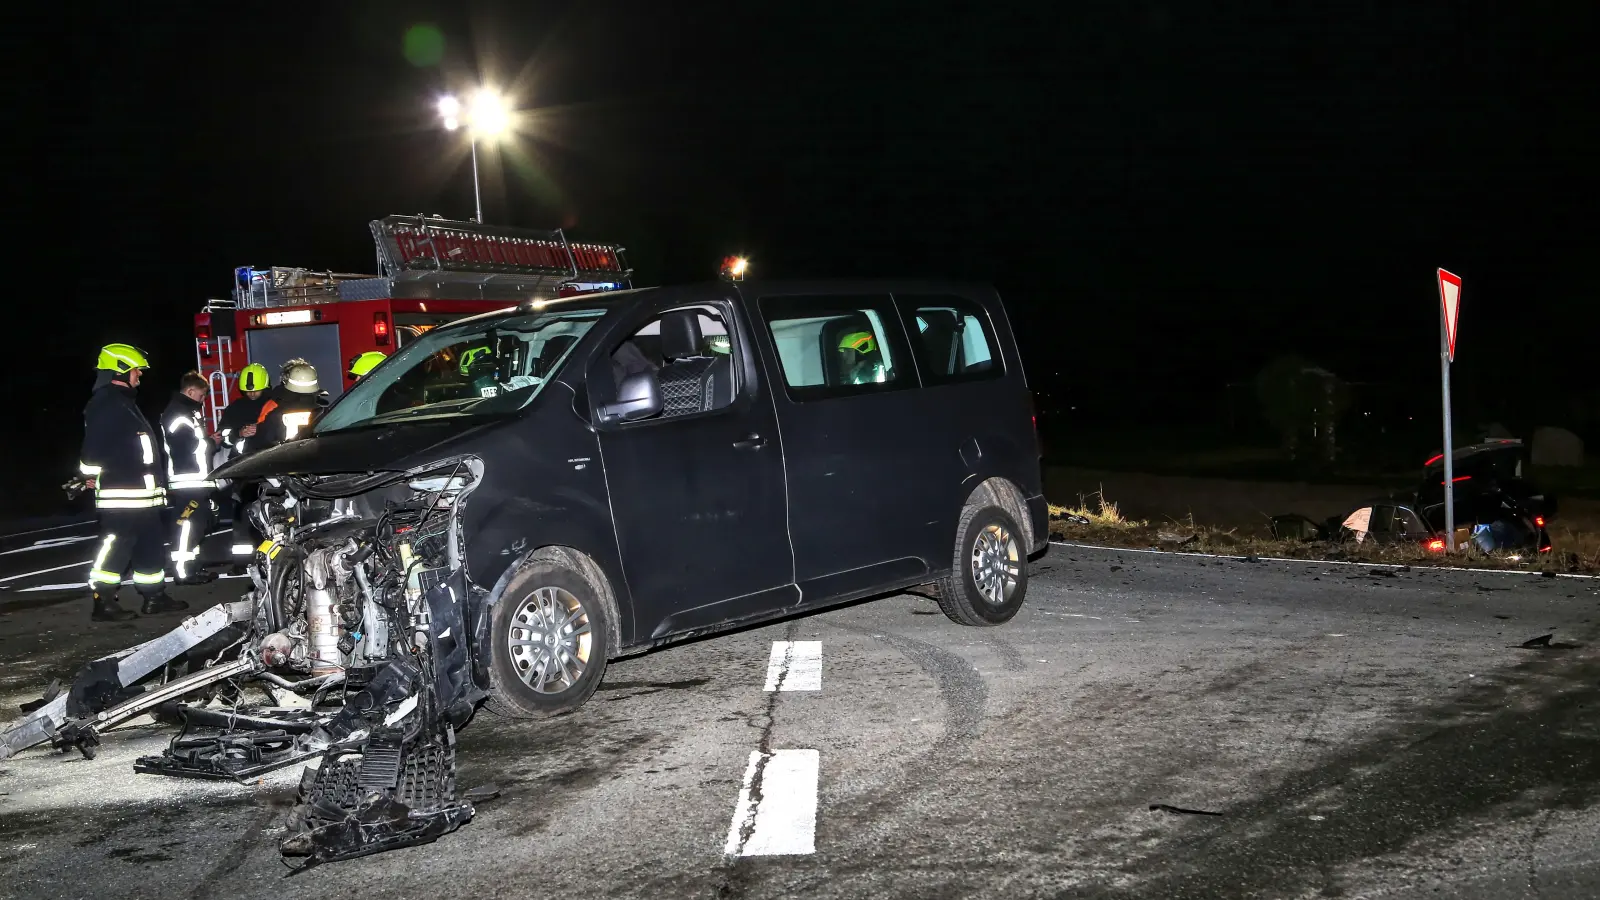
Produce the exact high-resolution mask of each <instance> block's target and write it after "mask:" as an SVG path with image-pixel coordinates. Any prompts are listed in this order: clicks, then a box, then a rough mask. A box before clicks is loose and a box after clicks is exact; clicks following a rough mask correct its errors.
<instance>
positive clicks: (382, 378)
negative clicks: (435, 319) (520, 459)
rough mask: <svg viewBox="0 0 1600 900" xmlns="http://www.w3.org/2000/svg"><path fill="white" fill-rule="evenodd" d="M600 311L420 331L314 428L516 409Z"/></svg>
mask: <svg viewBox="0 0 1600 900" xmlns="http://www.w3.org/2000/svg"><path fill="white" fill-rule="evenodd" d="M603 315H605V310H603V309H562V310H560V311H551V312H537V313H526V314H518V315H512V316H499V317H496V318H493V319H489V320H486V321H480V322H473V323H471V324H469V325H465V326H463V327H446V328H439V329H434V330H430V331H427V332H424V333H423V334H421V335H419V336H418V337H416V338H414V339H413V340H412V341H410V342H409V343H407V344H406V345H405V346H404V347H402V348H401V349H400V351H399V352H397V353H396V354H395V355H394V356H392V357H390V358H389V359H387V360H384V361H383V362H382V363H381V364H379V365H378V367H377V368H375V369H373V370H372V371H371V372H370V373H368V374H367V375H366V377H364V378H362V379H361V380H360V381H358V382H356V384H355V386H354V387H352V388H350V389H349V390H348V391H346V392H345V394H344V396H343V397H341V398H340V399H339V402H338V403H336V404H334V406H333V408H332V409H330V410H328V412H327V414H326V415H324V416H323V417H322V419H321V421H319V422H318V423H317V424H316V427H315V429H314V432H315V433H316V434H327V433H328V432H331V431H340V430H343V429H346V428H355V427H358V426H363V425H386V424H390V423H394V422H409V421H416V420H423V419H439V418H459V417H463V416H493V415H502V414H505V413H510V412H515V411H517V410H519V409H522V408H523V407H524V406H527V405H528V404H529V403H531V402H532V401H533V398H534V397H536V396H538V395H539V392H540V391H541V390H543V389H544V385H545V384H546V383H547V382H548V380H549V379H550V378H551V377H552V376H554V375H555V373H556V372H557V371H558V370H559V369H560V367H561V364H562V363H563V362H565V361H566V358H567V355H568V354H569V353H571V351H572V347H573V345H575V344H576V343H577V342H578V339H579V338H581V337H583V335H584V333H585V332H587V331H588V330H589V329H590V328H592V327H594V323H595V322H597V321H599V320H600V317H601V316H603Z"/></svg>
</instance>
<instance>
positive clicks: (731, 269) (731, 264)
mask: <svg viewBox="0 0 1600 900" xmlns="http://www.w3.org/2000/svg"><path fill="white" fill-rule="evenodd" d="M749 268H750V260H748V259H745V258H744V257H742V256H730V257H728V258H727V259H724V260H723V261H722V274H723V277H725V278H731V279H733V280H734V281H739V280H741V279H743V278H744V273H745V272H746V271H748V270H749Z"/></svg>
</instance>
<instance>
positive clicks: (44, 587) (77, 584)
mask: <svg viewBox="0 0 1600 900" xmlns="http://www.w3.org/2000/svg"><path fill="white" fill-rule="evenodd" d="M217 577H218V578H249V577H250V576H249V575H218V576H217ZM122 583H123V584H125V585H128V584H133V581H132V580H127V581H124V582H122ZM167 583H168V584H171V583H172V576H171V575H168V576H167ZM88 586H89V584H88V582H87V581H74V582H72V583H71V584H36V585H34V586H33V587H25V588H22V589H21V590H19V591H17V593H19V594H27V593H32V592H34V591H81V590H84V589H86V588H88Z"/></svg>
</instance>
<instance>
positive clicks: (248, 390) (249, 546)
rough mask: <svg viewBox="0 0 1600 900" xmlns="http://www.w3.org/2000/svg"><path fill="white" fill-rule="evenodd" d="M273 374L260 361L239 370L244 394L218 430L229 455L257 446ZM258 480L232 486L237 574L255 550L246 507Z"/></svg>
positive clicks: (226, 411) (233, 550) (224, 414)
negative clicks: (260, 420)
mask: <svg viewBox="0 0 1600 900" xmlns="http://www.w3.org/2000/svg"><path fill="white" fill-rule="evenodd" d="M270 377H271V376H269V375H268V374H267V367H266V366H263V365H262V364H260V363H251V364H250V365H248V366H245V367H244V371H242V372H240V373H239V393H240V394H242V395H243V396H242V397H240V398H239V399H238V400H235V401H233V402H232V403H230V404H228V406H227V408H226V409H224V410H223V411H222V418H221V419H220V420H218V423H217V433H218V434H220V435H222V443H223V446H224V448H226V450H227V452H228V456H229V458H233V457H239V456H244V455H245V454H246V453H249V452H250V451H251V450H253V449H254V444H255V441H254V440H253V438H254V437H255V435H256V419H258V418H260V416H261V407H262V406H264V405H265V404H266V402H267V401H266V398H265V396H264V395H265V394H266V392H267V382H268V379H269V378H270ZM256 487H257V485H256V483H255V482H244V483H237V484H234V485H233V486H232V489H231V490H230V491H229V494H230V496H231V497H232V500H233V546H232V548H231V555H232V556H233V561H234V569H233V574H235V575H242V574H244V573H243V571H242V569H243V566H244V564H245V563H246V562H248V561H249V560H250V556H251V554H252V553H254V552H255V549H256V544H255V541H254V540H253V537H254V535H253V533H252V531H251V529H250V520H249V517H248V516H246V515H245V507H247V506H249V505H250V504H251V503H252V502H254V501H255V498H256Z"/></svg>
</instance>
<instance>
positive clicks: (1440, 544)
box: [1428, 538, 1444, 553]
mask: <svg viewBox="0 0 1600 900" xmlns="http://www.w3.org/2000/svg"><path fill="white" fill-rule="evenodd" d="M1428 549H1429V550H1432V551H1433V552H1435V553H1443V552H1444V539H1443V538H1434V539H1433V540H1431V541H1429V542H1428Z"/></svg>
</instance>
